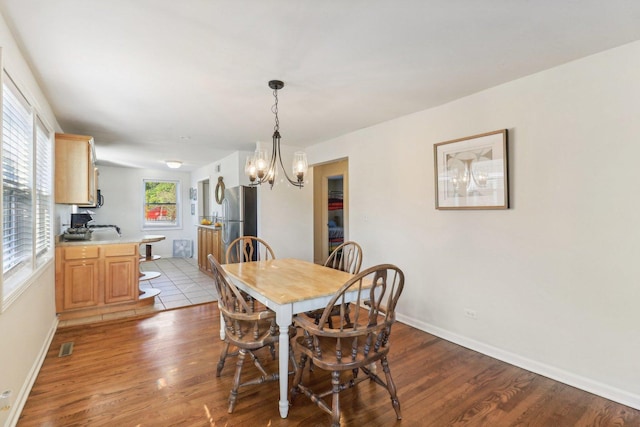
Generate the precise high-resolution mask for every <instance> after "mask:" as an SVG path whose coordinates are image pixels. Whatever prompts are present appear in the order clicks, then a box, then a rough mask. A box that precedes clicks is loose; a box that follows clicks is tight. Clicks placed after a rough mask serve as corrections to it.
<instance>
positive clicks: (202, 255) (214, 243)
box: [198, 227, 224, 275]
mask: <svg viewBox="0 0 640 427" xmlns="http://www.w3.org/2000/svg"><path fill="white" fill-rule="evenodd" d="M220 232H221V230H220V229H216V228H210V227H198V267H200V270H202V271H204V272H205V273H207V274H209V275H213V271H212V270H211V264H210V263H209V260H208V259H207V256H208V255H209V254H213V256H214V257H215V258H216V259H217V260H218V261H220V262H221V263H223V262H224V255H223V253H222V237H221V235H220Z"/></svg>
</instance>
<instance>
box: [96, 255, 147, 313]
mask: <svg viewBox="0 0 640 427" xmlns="http://www.w3.org/2000/svg"><path fill="white" fill-rule="evenodd" d="M104 252H105V258H104V303H105V304H111V303H115V302H124V301H133V300H135V299H136V296H137V295H138V276H139V270H138V260H139V256H138V249H137V247H136V245H108V246H105V248H104Z"/></svg>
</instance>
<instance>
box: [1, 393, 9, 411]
mask: <svg viewBox="0 0 640 427" xmlns="http://www.w3.org/2000/svg"><path fill="white" fill-rule="evenodd" d="M9 409H11V390H6V391H3V392H2V393H0V411H8V410H9Z"/></svg>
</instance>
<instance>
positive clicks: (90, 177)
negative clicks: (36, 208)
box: [55, 133, 98, 205]
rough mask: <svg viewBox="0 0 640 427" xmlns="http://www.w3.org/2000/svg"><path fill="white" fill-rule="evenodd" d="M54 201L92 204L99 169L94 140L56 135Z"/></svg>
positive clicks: (94, 201) (89, 137)
mask: <svg viewBox="0 0 640 427" xmlns="http://www.w3.org/2000/svg"><path fill="white" fill-rule="evenodd" d="M55 158H56V165H55V183H56V193H55V202H56V203H60V204H73V205H95V204H96V201H97V191H98V169H97V168H96V166H95V159H96V156H95V148H94V143H93V137H91V136H87V135H72V134H67V133H56V149H55Z"/></svg>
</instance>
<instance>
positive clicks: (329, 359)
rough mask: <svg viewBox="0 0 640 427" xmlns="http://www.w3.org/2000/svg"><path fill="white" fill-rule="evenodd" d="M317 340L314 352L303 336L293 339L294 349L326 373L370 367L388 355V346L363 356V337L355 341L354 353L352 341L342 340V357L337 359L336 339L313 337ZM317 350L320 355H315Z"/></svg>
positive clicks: (364, 341) (372, 350)
mask: <svg viewBox="0 0 640 427" xmlns="http://www.w3.org/2000/svg"><path fill="white" fill-rule="evenodd" d="M315 338H316V339H317V346H316V348H315V350H312V349H309V348H308V347H307V343H306V339H305V337H304V336H299V337H297V338H296V339H295V341H294V342H295V348H296V350H298V351H300V352H301V353H305V354H306V355H307V356H308V357H309V358H310V359H311V360H312V361H313V363H314V365H315V366H317V367H319V368H320V369H324V370H327V371H348V370H352V369H356V368H360V367H362V366H367V365H370V364H371V363H373V362H376V361H377V360H380V359H381V358H382V357H384V356H386V355H387V353H389V347H388V346H386V345H385V346H381V347H380V348H379V349H378V350H377V351H375V350H374V349H373V345H371V347H372V348H371V349H370V350H369V352H368V354H367V355H366V356H365V349H364V347H365V344H366V339H365V337H361V339H360V340H358V341H357V345H356V351H355V352H354V353H352V352H351V351H352V349H353V347H352V345H351V344H352V340H346V339H343V344H344V348H343V353H342V357H341V358H338V355H337V354H336V338H332V337H318V336H316V337H315ZM317 350H320V353H321V355H318V354H317Z"/></svg>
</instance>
